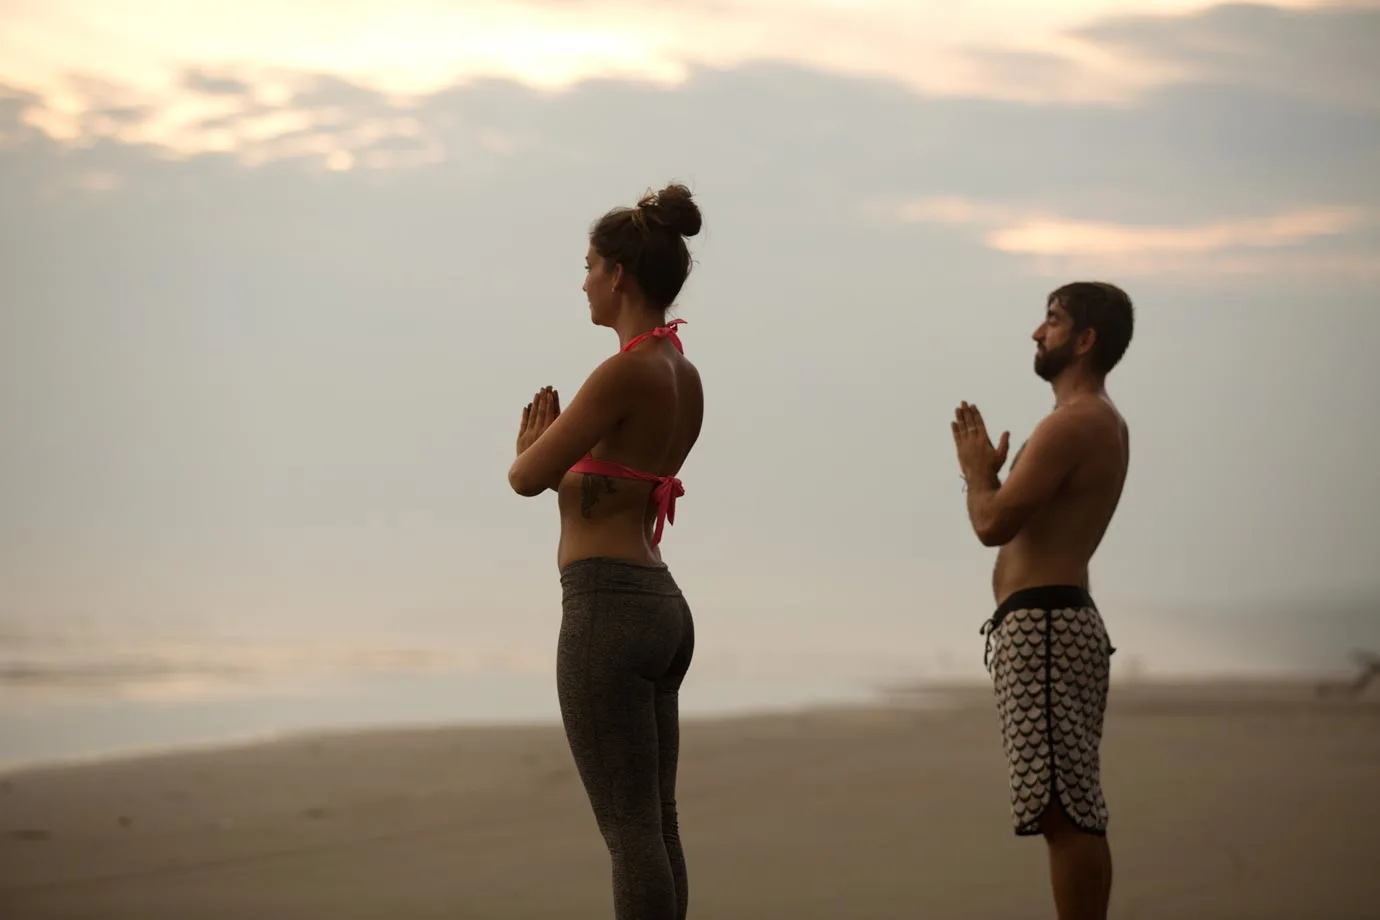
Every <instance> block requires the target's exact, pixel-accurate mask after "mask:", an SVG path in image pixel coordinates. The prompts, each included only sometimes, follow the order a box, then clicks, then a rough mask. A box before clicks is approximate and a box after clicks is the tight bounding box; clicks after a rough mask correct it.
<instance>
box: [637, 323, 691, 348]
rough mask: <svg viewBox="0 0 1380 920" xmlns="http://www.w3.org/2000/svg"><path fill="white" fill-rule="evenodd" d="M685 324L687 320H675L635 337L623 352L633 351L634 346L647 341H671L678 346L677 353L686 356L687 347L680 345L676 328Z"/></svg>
mask: <svg viewBox="0 0 1380 920" xmlns="http://www.w3.org/2000/svg"><path fill="white" fill-rule="evenodd" d="M684 324H685V320H683V319H673V320H671V321H670V322H669V323H667V324H666V325H664V326H657V327H656V328H655V329H653V330H651V331H650V332H644V333H642V334H641V335H638V336H634V337H633V338H632V339H631V340H630V341H629V342H628V344H626V345H624V346H623V348H622V349H621V350H622V351H632V348H633V346H634V345H636V344H638V343H639V342H642V341H644V340H646V339H670V340H671V343H672V344H673V345H675V346H676V351H678V352H680V353H681V354H685V346H683V345H681V344H680V336H678V335H676V327H677V326H682V325H684Z"/></svg>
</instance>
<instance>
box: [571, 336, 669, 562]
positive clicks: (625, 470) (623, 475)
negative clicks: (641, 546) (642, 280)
mask: <svg viewBox="0 0 1380 920" xmlns="http://www.w3.org/2000/svg"><path fill="white" fill-rule="evenodd" d="M684 322H685V320H683V319H673V320H671V321H670V322H669V323H667V324H666V325H664V326H658V327H657V328H655V329H653V330H652V331H651V332H644V333H642V334H641V335H639V336H635V337H634V338H633V339H632V341H630V342H628V344H626V345H624V346H623V348H622V349H621V350H622V351H632V349H633V347H634V346H636V345H637V344H638V343H640V342H642V341H644V340H646V339H670V340H671V344H673V345H675V346H676V351H679V352H680V353H681V354H685V348H684V346H682V345H681V344H680V337H679V336H678V335H676V327H677V326H679V325H681V324H682V323H684ZM570 472H572V473H593V474H594V475H596V476H612V477H614V478H617V479H636V480H639V481H641V482H654V483H656V487H655V488H654V489H652V501H654V502H656V530H655V531H653V533H652V545H653V546H656V545H657V544H658V543H660V542H661V532H662V530H663V529H664V528H665V525H666V522H667V521H670V522H671V523H672V524H674V523H675V522H676V499H677V498H680V497H681V496H682V495H684V494H685V486H683V485H682V484H681V481H680V480H679V479H677V478H676V477H674V476H657V475H655V474H654V473H644V472H643V471H642V470H635V469H633V468H632V467H630V466H624V465H623V464H621V463H614V462H612V461H610V460H596V459H595V458H593V457H591V456H589V455H585V456H584V457H581V458H580V459H579V460H578V461H577V462H576V463H575V465H574V466H572V467H571V468H570Z"/></svg>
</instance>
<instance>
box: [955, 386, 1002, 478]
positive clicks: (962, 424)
mask: <svg viewBox="0 0 1380 920" xmlns="http://www.w3.org/2000/svg"><path fill="white" fill-rule="evenodd" d="M949 427H950V428H951V429H952V430H953V433H954V447H955V448H956V449H957V451H958V468H959V470H961V471H962V473H963V478H964V479H965V480H966V481H967V482H968V483H970V484H971V483H974V482H989V481H993V480H995V479H996V478H997V473H998V471H1000V470H1001V467H1002V464H1003V463H1005V462H1006V452H1007V450H1008V449H1009V448H1010V446H1011V432H1009V431H1003V432H1002V434H1001V440H1000V441H999V442H997V446H996V447H993V446H992V439H991V438H990V437H988V435H987V425H986V423H984V422H983V420H982V413H981V412H979V411H978V407H977V406H970V405H968V403H966V402H964V403H960V404H959V407H958V408H957V409H955V410H954V421H953V422H951V423H950V424H949Z"/></svg>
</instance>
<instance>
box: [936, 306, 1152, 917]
mask: <svg viewBox="0 0 1380 920" xmlns="http://www.w3.org/2000/svg"><path fill="white" fill-rule="evenodd" d="M1133 320H1134V317H1133V311H1132V307H1131V300H1130V298H1129V297H1127V296H1126V293H1125V292H1124V291H1122V290H1121V289H1120V288H1118V287H1116V286H1115V285H1112V284H1106V283H1102V282H1090V281H1080V282H1075V283H1072V284H1067V285H1064V286H1063V287H1061V288H1059V289H1058V290H1056V291H1054V292H1053V293H1052V294H1050V295H1049V298H1048V300H1047V303H1046V312H1045V317H1044V322H1042V323H1041V324H1040V326H1039V328H1038V329H1036V330H1035V334H1034V336H1033V338H1034V339H1035V373H1036V374H1038V375H1039V376H1040V377H1041V378H1042V379H1044V380H1047V381H1049V383H1050V385H1051V386H1052V387H1053V389H1054V400H1055V405H1054V411H1052V412H1051V413H1050V414H1049V415H1047V416H1046V417H1045V418H1044V419H1043V420H1041V422H1040V423H1039V425H1037V426H1036V428H1035V431H1034V432H1033V433H1032V434H1031V436H1030V439H1029V440H1028V441H1027V442H1026V444H1025V445H1024V446H1023V447H1022V448H1021V449H1020V451H1018V452H1017V454H1016V458H1015V459H1014V460H1013V461H1012V463H1011V469H1010V471H1009V472H1008V474H1007V477H1006V482H1004V483H1003V482H1001V480H1000V479H999V478H998V477H997V472H998V471H999V470H1000V469H1001V467H1002V464H1003V463H1004V462H1005V461H1006V452H1007V448H1008V447H1009V443H1010V441H1009V433H1006V432H1004V433H1003V434H1002V436H1001V439H1000V441H999V442H998V444H997V446H995V447H993V446H992V441H991V439H990V438H989V437H988V435H987V428H986V425H985V423H984V422H983V419H982V414H981V413H980V412H978V408H977V406H973V405H969V404H968V403H966V402H965V403H962V404H961V405H960V406H959V407H958V409H957V410H956V411H955V413H954V422H953V423H952V425H951V427H952V430H953V436H954V445H955V447H956V448H957V451H958V463H959V467H960V469H961V471H962V473H963V479H964V481H965V482H966V483H967V492H968V517H969V518H970V519H971V521H972V525H973V530H974V531H975V532H976V533H977V536H978V539H979V540H981V541H982V544H983V545H984V546H998V547H1001V549H1000V550H999V551H998V553H997V562H996V568H995V571H994V572H993V574H992V589H993V593H994V595H995V598H996V603H997V610H996V613H994V614H993V615H992V618H991V619H989V620H988V621H987V623H986V624H984V626H983V633H985V634H986V635H987V646H988V647H987V655H985V656H984V663H988V662H990V663H988V664H987V666H988V667H989V669H990V672H991V676H992V681H993V686H994V688H995V691H996V698H997V710H998V714H999V715H1000V717H1001V727H1002V735H1003V744H1004V748H1005V751H1006V756H1007V762H1008V765H1009V768H1010V783H1011V790H1010V791H1011V812H1012V823H1013V824H1014V825H1015V832H1016V834H1017V835H1019V836H1033V835H1035V834H1042V835H1043V836H1044V838H1045V841H1046V843H1047V844H1048V848H1049V861H1050V880H1051V882H1052V884H1053V888H1054V902H1055V906H1056V908H1057V911H1058V915H1059V918H1060V920H1085V918H1086V920H1105V918H1106V916H1107V903H1108V901H1109V899H1110V896H1111V888H1112V856H1111V850H1110V848H1109V847H1108V845H1107V837H1106V831H1107V805H1106V802H1105V801H1104V799H1103V796H1102V784H1101V775H1100V774H1101V764H1100V756H1099V748H1100V745H1101V740H1102V721H1103V715H1104V712H1105V709H1106V703H1107V681H1108V663H1109V659H1110V656H1111V653H1112V651H1113V649H1112V647H1111V644H1110V642H1109V641H1108V638H1107V632H1106V629H1105V627H1104V625H1103V622H1102V617H1101V615H1100V614H1099V613H1098V610H1097V606H1096V604H1094V603H1093V599H1092V597H1091V596H1090V595H1089V589H1088V563H1089V561H1090V560H1091V559H1092V556H1093V553H1094V552H1095V551H1096V550H1097V546H1098V544H1099V543H1100V542H1101V541H1102V536H1103V534H1104V533H1106V531H1107V526H1108V524H1110V523H1111V520H1112V515H1113V513H1114V512H1115V511H1116V507H1117V503H1118V502H1119V501H1120V499H1121V490H1122V486H1123V484H1124V483H1125V481H1126V470H1127V464H1128V460H1129V455H1130V435H1129V433H1128V430H1127V427H1126V422H1125V421H1124V420H1123V419H1122V417H1121V415H1120V413H1118V412H1117V409H1116V406H1115V405H1113V403H1112V400H1111V398H1110V397H1109V396H1108V395H1107V390H1106V385H1105V381H1106V377H1107V374H1108V373H1109V372H1110V371H1111V370H1112V368H1114V367H1116V365H1117V363H1118V362H1119V361H1120V360H1121V357H1122V355H1123V354H1125V352H1126V348H1127V346H1128V345H1129V344H1130V342H1131V331H1132V326H1133Z"/></svg>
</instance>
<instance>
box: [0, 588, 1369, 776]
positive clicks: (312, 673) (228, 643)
mask: <svg viewBox="0 0 1380 920" xmlns="http://www.w3.org/2000/svg"><path fill="white" fill-rule="evenodd" d="M971 619H972V622H968V621H966V620H965V621H963V622H961V623H950V624H949V625H948V626H947V627H937V628H935V629H932V630H930V631H928V632H922V631H917V632H916V633H915V634H913V635H912V636H911V637H909V638H908V639H906V640H905V641H900V640H898V639H897V638H896V637H895V636H890V635H883V634H875V635H874V634H872V633H869V632H866V631H861V630H856V629H852V630H848V631H846V632H838V633H833V634H809V633H807V632H805V631H802V630H796V631H794V632H792V635H793V636H795V641H796V644H795V645H792V646H789V647H788V646H783V645H782V644H781V643H780V642H779V641H776V640H775V634H774V633H773V634H772V637H773V641H771V642H765V643H759V644H753V643H752V642H751V641H750V639H749V638H748V634H747V632H746V630H735V632H734V635H733V636H727V635H725V636H718V637H711V636H710V635H709V634H708V631H706V641H705V642H704V643H702V644H701V645H700V646H698V647H697V648H696V652H695V662H694V664H693V666H692V668H691V671H690V674H689V677H688V678H687V680H686V683H685V686H684V687H683V690H682V694H681V707H682V713H683V714H684V715H685V716H686V717H687V718H695V717H704V716H716V715H732V714H741V713H750V712H766V711H777V710H783V709H794V708H801V707H808V706H813V705H818V704H831V703H865V702H868V701H872V700H876V699H878V698H879V696H880V695H881V694H882V693H883V692H885V690H886V689H887V688H889V687H894V686H896V685H903V684H913V683H915V682H918V681H925V680H935V681H944V682H952V681H955V680H957V681H962V682H975V683H977V682H984V681H985V680H986V675H985V673H984V672H983V670H982V666H981V659H982V640H981V638H980V637H979V636H978V634H977V627H978V625H979V620H980V619H981V618H980V617H978V616H974V617H972V618H971ZM1108 625H1109V630H1110V632H1111V635H1112V640H1113V643H1114V644H1115V645H1116V646H1117V648H1118V652H1117V654H1116V655H1114V656H1113V658H1112V677H1113V680H1118V679H1126V678H1138V677H1139V678H1151V679H1153V678H1168V679H1174V678H1189V679H1197V678H1214V677H1257V678H1269V677H1282V676H1290V677H1296V676H1301V675H1345V674H1347V673H1350V672H1351V671H1352V670H1353V669H1354V664H1353V662H1352V657H1353V655H1354V653H1355V652H1357V651H1363V650H1370V651H1380V605H1377V604H1374V603H1371V602H1370V601H1369V600H1367V601H1364V602H1359V603H1348V604H1342V605H1334V606H1331V607H1316V606H1306V607H1305V606H1302V605H1300V606H1297V607H1296V606H1283V607H1281V608H1279V609H1277V610H1257V609H1250V608H1247V609H1243V610H1240V611H1235V612H1231V611H1216V612H1215V613H1214V614H1213V615H1211V616H1203V615H1199V614H1193V613H1185V612H1178V613H1145V614H1141V615H1133V614H1131V613H1129V612H1128V613H1126V614H1124V615H1118V616H1117V617H1116V618H1110V617H1109V624H1108ZM553 640H554V636H552V635H548V636H545V637H544V638H543V640H542V641H541V642H540V643H535V642H534V643H531V644H528V645H523V644H522V643H520V642H516V641H513V640H511V639H510V640H506V642H499V641H498V640H497V638H496V637H491V641H493V642H494V644H493V645H491V646H489V647H487V648H479V649H475V648H470V647H467V646H466V645H465V644H464V643H463V642H460V641H456V640H454V639H449V640H448V639H445V638H439V637H431V638H429V639H422V638H420V637H419V636H416V635H412V636H406V637H402V638H399V637H396V636H395V637H393V638H392V639H388V640H384V639H381V638H377V637H375V638H370V639H355V640H353V641H344V640H338V641H333V642H326V641H319V640H303V639H300V638H299V639H294V640H288V639H284V638H282V637H264V636H259V637H251V638H244V637H232V636H225V635H212V634H210V633H204V632H203V633H197V632H182V633H178V634H171V633H168V632H166V631H159V630H154V629H136V628H134V627H132V626H130V625H129V624H122V625H121V626H120V627H119V628H118V629H116V628H114V627H113V626H112V625H111V624H106V625H105V626H104V627H103V628H97V627H92V626H90V625H88V626H86V627H81V628H77V627H73V626H70V625H69V626H67V627H66V628H64V629H57V628H53V627H50V626H43V625H35V624H32V623H29V624H26V625H24V626H23V627H20V626H18V625H16V624H14V623H10V624H8V625H7V624H5V623H0V769H3V768H10V769H12V768H14V767H16V766H22V765H37V764H44V763H54V762H60V761H72V760H83V759H90V758H102V757H110V756H120V755H126V754H137V753H143V752H150V751H158V750H167V749H177V748H184V747H188V746H200V745H217V744H226V743H237V742H242V741H253V740H260V739H266V738H273V737H278V736H282V735H286V734H292V733H298V732H309V731H319V730H334V729H360V728H377V727H396V726H409V725H436V724H485V723H489V724H492V723H522V722H527V723H533V722H548V723H558V722H559V719H560V713H559V709H558V707H557V701H556V685H555V661H554V649H553V648H551V646H552V644H553ZM714 641H717V642H718V643H719V644H717V645H716V644H714ZM920 699H921V700H927V701H928V702H929V703H932V704H935V705H940V704H942V697H941V696H938V695H933V696H931V697H923V696H922V697H921V698H920ZM911 702H912V703H914V702H916V699H915V698H911Z"/></svg>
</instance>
